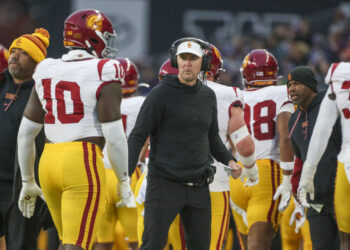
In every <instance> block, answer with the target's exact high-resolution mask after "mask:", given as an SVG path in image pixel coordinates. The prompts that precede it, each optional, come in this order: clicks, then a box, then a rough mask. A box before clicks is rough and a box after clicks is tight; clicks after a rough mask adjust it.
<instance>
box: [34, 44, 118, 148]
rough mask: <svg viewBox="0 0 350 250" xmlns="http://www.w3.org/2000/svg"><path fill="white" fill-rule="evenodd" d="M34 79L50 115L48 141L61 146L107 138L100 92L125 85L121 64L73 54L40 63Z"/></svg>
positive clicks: (46, 125) (82, 52)
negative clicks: (100, 115) (112, 85)
mask: <svg viewBox="0 0 350 250" xmlns="http://www.w3.org/2000/svg"><path fill="white" fill-rule="evenodd" d="M33 78H34V80H35V90H36V92H37V94H38V97H39V100H40V102H41V104H42V106H43V109H44V110H45V111H46V115H45V125H44V127H45V134H46V137H47V138H48V139H49V140H50V141H51V142H53V143H59V142H68V141H74V140H77V139H80V138H84V137H92V136H103V134H102V129H101V125H100V123H99V122H98V119H97V109H96V105H97V100H98V98H99V94H100V90H101V88H102V86H104V85H105V84H108V83H113V82H117V83H121V82H123V80H124V71H123V69H122V66H121V65H120V63H119V62H118V61H117V60H112V59H97V58H95V57H93V56H92V55H90V54H88V53H87V52H86V51H84V50H72V51H70V52H69V53H68V54H65V55H63V56H62V58H60V59H52V58H49V59H45V60H44V61H42V62H41V63H39V64H38V66H37V68H36V70H35V73H34V75H33Z"/></svg>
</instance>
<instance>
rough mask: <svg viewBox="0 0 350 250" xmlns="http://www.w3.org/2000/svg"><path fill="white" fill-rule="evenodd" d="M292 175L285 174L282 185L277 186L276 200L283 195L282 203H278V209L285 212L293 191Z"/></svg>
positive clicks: (274, 197)
mask: <svg viewBox="0 0 350 250" xmlns="http://www.w3.org/2000/svg"><path fill="white" fill-rule="evenodd" d="M291 179H292V175H283V181H282V183H281V185H279V187H278V188H277V191H276V193H275V195H274V196H273V199H274V200H277V199H278V198H279V197H280V196H281V201H280V204H279V205H278V210H279V211H280V212H283V211H284V210H285V209H286V208H287V207H288V204H289V201H290V197H291V193H292V182H291Z"/></svg>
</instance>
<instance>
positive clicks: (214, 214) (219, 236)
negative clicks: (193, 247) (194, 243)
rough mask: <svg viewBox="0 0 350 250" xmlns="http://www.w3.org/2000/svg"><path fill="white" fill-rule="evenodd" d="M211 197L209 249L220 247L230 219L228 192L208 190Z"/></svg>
mask: <svg viewBox="0 0 350 250" xmlns="http://www.w3.org/2000/svg"><path fill="white" fill-rule="evenodd" d="M210 198H211V240H210V249H211V250H216V249H222V246H223V244H224V241H225V239H226V236H227V230H228V226H229V221H230V194H229V191H226V192H210Z"/></svg>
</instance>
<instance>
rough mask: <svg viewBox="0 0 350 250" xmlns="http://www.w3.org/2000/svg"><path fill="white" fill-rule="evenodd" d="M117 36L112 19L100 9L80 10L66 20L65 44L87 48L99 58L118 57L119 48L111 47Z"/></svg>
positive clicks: (68, 46) (70, 46)
mask: <svg viewBox="0 0 350 250" xmlns="http://www.w3.org/2000/svg"><path fill="white" fill-rule="evenodd" d="M116 36H117V34H116V33H115V31H114V29H113V25H112V23H111V21H110V20H109V19H108V18H107V17H106V16H105V14H103V13H102V12H100V11H98V10H90V9H84V10H78V11H75V12H73V13H72V14H71V15H70V16H68V17H67V19H66V21H64V31H63V44H64V46H65V47H66V48H83V49H86V50H87V51H88V52H89V53H91V54H93V55H94V56H96V57H98V58H116V55H117V52H118V50H117V49H115V48H112V47H111V45H112V44H113V40H114V39H115V38H116Z"/></svg>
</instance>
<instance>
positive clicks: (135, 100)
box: [94, 58, 145, 250]
mask: <svg viewBox="0 0 350 250" xmlns="http://www.w3.org/2000/svg"><path fill="white" fill-rule="evenodd" d="M117 60H118V61H119V62H120V64H121V65H122V67H123V69H124V72H125V77H124V83H122V84H121V87H122V92H123V100H122V102H121V108H120V110H121V117H122V121H123V127H124V130H125V134H126V136H128V135H129V134H130V131H131V130H132V128H133V127H134V125H135V121H136V118H137V114H138V112H139V110H140V108H141V105H142V103H143V101H144V99H145V97H143V96H136V95H135V93H136V91H137V86H138V81H139V71H138V69H137V67H136V65H135V64H134V63H133V62H132V61H131V60H130V59H129V58H117ZM103 154H104V155H107V150H106V148H105V149H104V150H103ZM103 163H104V166H105V168H106V187H107V203H106V210H105V211H104V213H103V216H102V220H101V223H100V225H99V228H98V230H97V233H96V242H95V245H94V247H95V249H96V250H99V249H112V246H113V242H114V240H115V233H114V232H115V230H114V228H115V227H116V223H117V221H120V223H121V226H122V228H123V230H124V231H125V235H126V237H127V239H128V243H129V247H130V248H131V249H138V243H137V227H136V225H137V211H136V204H133V206H132V207H116V206H115V204H117V203H118V202H119V201H120V197H119V195H118V194H117V193H116V192H115V187H117V186H118V179H117V178H116V176H115V175H114V174H113V169H112V168H111V164H110V162H109V159H108V158H107V157H104V158H103ZM139 177H140V169H139V168H137V170H136V171H135V172H134V174H133V176H132V179H133V181H132V183H133V182H134V183H135V185H136V182H137V179H138V178H139ZM123 243H124V242H123ZM119 244H120V243H119Z"/></svg>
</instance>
